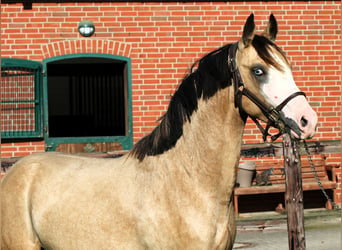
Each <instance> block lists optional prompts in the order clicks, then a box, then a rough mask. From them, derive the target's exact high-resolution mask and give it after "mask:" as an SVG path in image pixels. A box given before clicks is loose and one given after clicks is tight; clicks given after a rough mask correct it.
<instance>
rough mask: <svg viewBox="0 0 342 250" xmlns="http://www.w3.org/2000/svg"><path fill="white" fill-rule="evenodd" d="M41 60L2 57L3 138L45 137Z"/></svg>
mask: <svg viewBox="0 0 342 250" xmlns="http://www.w3.org/2000/svg"><path fill="white" fill-rule="evenodd" d="M41 74H42V65H41V63H39V62H35V61H30V60H23V59H12V58H2V59H1V138H3V139H17V138H18V139H19V138H36V137H42V135H43V129H42V115H43V114H42V105H41V99H42V98H41Z"/></svg>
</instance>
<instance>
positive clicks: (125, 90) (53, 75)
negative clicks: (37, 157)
mask: <svg viewBox="0 0 342 250" xmlns="http://www.w3.org/2000/svg"><path fill="white" fill-rule="evenodd" d="M44 69H45V72H46V74H45V77H44V86H46V88H44V92H46V93H45V95H44V96H46V105H45V109H46V115H45V117H46V123H45V126H46V128H47V129H46V135H45V141H46V144H47V146H48V149H49V150H54V149H55V148H56V147H57V146H58V145H59V144H62V143H63V144H65V143H81V142H119V143H120V144H121V145H122V146H123V149H130V148H131V147H132V145H133V136H132V115H131V86H130V85H131V83H130V60H129V58H125V57H119V56H112V55H103V54H101V55H99V54H74V55H67V56H59V57H55V58H49V59H47V60H44Z"/></svg>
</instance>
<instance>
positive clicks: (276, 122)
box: [228, 42, 306, 141]
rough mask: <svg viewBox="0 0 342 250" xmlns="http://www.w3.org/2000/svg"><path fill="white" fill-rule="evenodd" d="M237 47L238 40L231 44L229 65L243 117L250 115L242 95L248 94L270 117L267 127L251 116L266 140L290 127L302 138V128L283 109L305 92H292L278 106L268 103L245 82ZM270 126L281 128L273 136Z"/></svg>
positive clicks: (235, 97)
mask: <svg viewBox="0 0 342 250" xmlns="http://www.w3.org/2000/svg"><path fill="white" fill-rule="evenodd" d="M237 49H238V42H237V43H234V44H232V45H231V46H230V48H229V53H228V66H229V69H230V71H231V73H232V81H233V82H232V84H233V86H234V103H235V107H238V108H239V112H240V116H241V118H242V119H244V120H245V119H246V118H247V117H248V114H247V113H246V112H245V111H244V109H243V107H242V96H246V97H247V98H248V99H249V100H251V101H252V102H253V103H254V104H255V105H257V106H258V107H259V108H260V110H261V112H262V113H263V114H264V115H265V116H266V118H267V119H268V122H267V125H266V128H263V127H262V126H261V124H260V123H259V121H258V120H257V119H256V118H255V117H251V119H252V120H253V121H254V122H255V124H256V125H257V126H258V128H259V129H260V131H261V133H262V135H263V140H264V141H266V140H267V136H271V140H272V141H274V140H276V139H277V138H278V137H279V136H280V135H282V134H283V133H285V132H289V130H290V129H291V130H293V131H294V132H295V133H297V134H298V136H299V138H300V134H301V132H302V130H301V129H300V128H299V126H298V125H297V123H295V122H294V121H293V120H292V119H290V118H287V117H285V116H284V114H283V112H282V111H281V110H282V109H283V108H284V107H285V105H286V104H287V103H288V102H289V101H291V100H292V99H293V98H295V97H296V96H298V95H303V96H305V97H306V95H305V93H304V92H302V91H298V92H295V93H293V94H291V95H290V96H289V97H287V98H286V99H285V100H284V101H283V102H282V103H280V104H279V105H278V106H276V107H273V106H269V105H266V104H265V103H264V102H262V101H261V100H260V99H259V98H258V97H257V96H256V95H255V94H253V93H252V92H250V91H249V90H248V89H247V88H246V86H245V84H244V83H243V81H242V78H241V75H240V72H239V69H238V67H237V63H236V58H235V56H236V52H237ZM270 127H275V128H277V129H279V133H278V134H276V135H273V136H272V135H270V134H269V133H268V130H269V129H270Z"/></svg>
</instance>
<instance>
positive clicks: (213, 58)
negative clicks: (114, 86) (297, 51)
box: [130, 35, 283, 161]
mask: <svg viewBox="0 0 342 250" xmlns="http://www.w3.org/2000/svg"><path fill="white" fill-rule="evenodd" d="M252 45H253V46H254V47H255V49H256V50H257V52H258V55H259V56H260V57H261V58H262V59H263V60H264V61H265V62H266V63H267V64H270V65H272V66H274V67H276V68H277V63H276V62H275V60H274V59H273V58H272V56H271V54H270V53H269V50H268V49H269V47H270V46H272V47H274V48H275V49H276V50H278V51H279V52H281V50H280V49H279V48H278V47H277V46H276V45H275V44H274V43H272V42H271V41H269V40H268V39H266V38H264V37H262V36H257V35H256V36H255V38H254V39H253V41H252ZM229 47H230V44H228V45H225V46H223V47H221V48H219V49H217V50H215V51H212V52H210V53H209V54H207V55H205V56H204V57H203V58H202V59H200V60H199V61H197V62H195V63H194V64H193V65H192V67H191V72H190V73H189V74H188V75H187V76H186V77H185V78H184V79H183V80H182V83H181V84H180V85H179V87H178V90H177V91H176V92H175V93H174V95H173V96H172V98H171V100H170V104H169V107H168V110H167V112H166V113H165V114H164V116H163V117H162V118H161V122H160V124H159V125H158V126H157V127H156V128H155V129H154V130H153V131H152V132H151V133H150V134H149V135H147V136H145V137H143V138H142V139H141V140H140V141H138V142H137V143H136V145H135V146H134V147H133V149H132V151H131V153H130V154H131V155H133V156H135V157H137V158H138V159H139V160H140V161H142V160H143V159H144V158H145V156H147V155H158V154H162V153H164V152H165V151H167V150H169V149H171V148H172V147H174V146H175V145H176V142H177V140H178V139H179V138H180V137H181V136H182V135H183V124H184V123H185V122H187V121H188V122H191V115H192V114H193V112H194V111H196V110H197V108H198V99H200V98H202V99H203V100H208V99H209V98H210V97H212V96H213V95H215V94H216V93H217V92H218V91H219V90H221V89H223V88H226V87H228V86H229V85H231V74H230V72H229V70H228V62H227V60H228V50H229ZM281 54H282V55H283V53H282V52H281ZM196 66H197V69H196V70H194V71H193V70H192V69H193V68H195V67H196Z"/></svg>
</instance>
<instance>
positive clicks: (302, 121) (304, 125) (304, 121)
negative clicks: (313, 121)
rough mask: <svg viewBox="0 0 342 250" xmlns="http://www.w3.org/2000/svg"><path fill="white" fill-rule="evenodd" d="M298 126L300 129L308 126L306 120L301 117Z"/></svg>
mask: <svg viewBox="0 0 342 250" xmlns="http://www.w3.org/2000/svg"><path fill="white" fill-rule="evenodd" d="M300 124H301V125H302V127H306V125H308V120H306V119H305V118H304V116H303V117H302V119H300Z"/></svg>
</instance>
